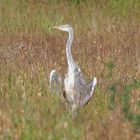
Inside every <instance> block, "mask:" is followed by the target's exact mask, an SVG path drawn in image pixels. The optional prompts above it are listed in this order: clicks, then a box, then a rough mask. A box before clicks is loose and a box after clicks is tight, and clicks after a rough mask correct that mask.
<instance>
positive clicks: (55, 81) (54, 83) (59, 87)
mask: <svg viewBox="0 0 140 140" xmlns="http://www.w3.org/2000/svg"><path fill="white" fill-rule="evenodd" d="M49 78H50V79H49V90H50V92H51V93H52V92H54V93H56V94H62V92H63V80H62V78H61V77H60V75H59V74H58V72H57V71H56V70H52V71H51V73H50V77H49Z"/></svg>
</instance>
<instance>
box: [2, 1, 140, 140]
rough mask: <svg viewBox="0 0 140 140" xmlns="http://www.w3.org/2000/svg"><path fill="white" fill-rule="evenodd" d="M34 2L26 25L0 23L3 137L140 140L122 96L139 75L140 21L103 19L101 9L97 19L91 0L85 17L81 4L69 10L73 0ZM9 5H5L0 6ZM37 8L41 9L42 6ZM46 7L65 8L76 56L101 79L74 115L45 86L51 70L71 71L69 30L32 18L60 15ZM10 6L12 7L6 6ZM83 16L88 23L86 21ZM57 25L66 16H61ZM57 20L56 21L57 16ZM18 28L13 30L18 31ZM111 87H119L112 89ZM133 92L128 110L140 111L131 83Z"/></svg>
mask: <svg viewBox="0 0 140 140" xmlns="http://www.w3.org/2000/svg"><path fill="white" fill-rule="evenodd" d="M32 2H33V1H30V4H29V7H28V6H27V7H28V11H27V13H26V12H25V13H24V14H25V17H24V18H23V21H24V20H25V21H27V20H26V18H27V19H28V18H29V17H30V16H31V13H32V14H33V17H34V18H32V17H31V19H30V20H29V21H30V22H29V23H27V26H26V22H23V25H24V27H23V28H22V27H21V26H17V28H16V23H15V27H14V26H13V25H14V24H13V23H12V24H11V25H12V26H13V28H10V27H8V24H7V25H6V23H5V24H4V25H5V26H4V27H7V28H2V26H0V27H1V28H0V30H1V34H0V120H1V121H0V138H1V139H15V140H19V139H26V140H30V139H34V140H35V139H81V140H82V139H83V140H85V139H87V140H90V139H91V140H92V139H97V140H98V139H105V140H124V139H126V140H138V139H140V134H139V131H138V130H136V128H135V125H134V124H133V121H132V122H131V121H129V119H126V118H125V117H124V116H125V113H124V112H123V110H122V101H121V97H122V96H123V93H124V87H125V86H126V85H127V84H129V83H130V82H133V81H134V80H137V79H139V78H140V51H139V45H140V40H139V36H140V26H139V22H137V21H136V20H135V21H133V22H128V20H125V21H121V20H120V19H118V18H116V20H114V18H109V19H108V20H106V22H105V21H103V22H102V20H101V15H99V14H98V12H97V13H94V15H95V17H96V16H97V17H96V19H97V23H96V24H97V25H96V24H93V21H91V20H90V19H91V17H93V15H92V14H91V13H90V11H95V10H93V9H92V8H91V6H89V11H88V12H87V13H85V14H82V15H81V18H80V17H79V15H80V12H81V10H82V9H86V8H87V6H86V5H84V4H81V5H80V6H79V7H77V8H75V9H74V10H72V11H71V12H69V10H68V8H69V9H72V8H73V7H71V6H69V4H68V3H60V4H59V5H52V4H50V5H49V3H48V5H46V6H44V4H42V3H39V4H35V5H32ZM17 3H18V2H17ZM25 4H27V3H25ZM49 6H50V7H49ZM4 7H6V5H5V4H3V7H2V6H1V8H4ZM40 7H43V9H42V11H41V9H40ZM64 7H67V8H64ZM14 8H15V7H14ZM18 8H19V7H18ZM18 8H17V9H18ZM22 8H23V7H22ZM46 8H48V9H49V10H50V9H51V8H53V10H54V9H56V8H58V9H60V13H61V14H62V15H63V18H64V21H65V22H67V23H70V24H73V27H74V31H75V32H74V33H75V39H74V42H73V48H72V53H73V55H74V59H75V61H76V62H77V64H78V65H79V66H80V67H81V69H82V72H83V73H84V76H85V79H86V80H89V79H91V78H93V76H96V77H97V79H98V85H97V88H96V91H95V94H94V96H93V98H92V99H91V101H90V102H89V104H88V105H87V106H86V107H85V108H83V109H81V110H79V111H78V113H77V117H76V118H72V117H71V115H70V114H69V113H68V112H67V110H66V108H65V106H64V104H63V103H61V102H60V99H59V97H57V96H55V95H52V94H50V93H49V92H48V76H49V73H50V71H51V70H52V69H56V70H57V71H58V72H59V73H60V74H61V75H62V76H64V75H65V73H66V71H67V62H66V55H65V42H66V39H67V34H66V33H62V32H60V31H55V30H52V29H50V28H49V29H48V30H46V31H42V29H44V27H46V26H47V25H45V26H43V24H39V26H38V25H37V24H36V22H35V21H34V20H33V19H37V17H41V18H40V19H43V20H42V21H44V19H45V17H46V15H47V16H48V17H49V19H52V20H53V18H54V20H57V19H58V17H59V14H60V13H59V14H57V15H56V17H53V13H54V11H53V10H50V11H49V12H50V13H47V10H45V9H46ZM62 8H63V9H62ZM36 9H37V11H39V13H40V14H44V15H45V13H46V15H45V16H44V17H42V16H40V15H39V14H37V16H36V13H37V12H36ZM10 10H12V8H9V10H7V11H10ZM22 10H23V9H21V11H22ZM23 11H24V10H23ZM31 11H32V12H31ZM99 11H100V10H99ZM51 12H52V13H51ZM5 13H7V12H5ZM22 14H23V13H22V12H21V15H22ZM61 14H60V15H61ZM3 15H4V14H3ZM74 15H75V16H74ZM13 16H15V15H14V14H11V15H9V17H7V20H9V22H11V19H12V18H13ZM57 16H58V17H57ZM98 16H99V17H98ZM85 19H86V22H83V21H85ZM78 20H79V21H78ZM36 21H39V20H36ZM107 21H108V22H107ZM33 23H34V24H33ZM58 23H63V21H61V19H60V20H59V21H58ZM53 24H57V22H56V23H54V22H52V25H53ZM28 25H32V26H31V27H29V26H28ZM13 29H15V31H16V32H13V31H14V30H13ZM113 85H115V89H113V88H111V87H113ZM112 93H113V94H115V102H113V103H114V105H115V107H113V109H111V108H110V102H109V101H110V98H111V96H112ZM129 94H130V93H129ZM130 95H131V96H130V100H129V104H130V106H131V110H132V111H133V112H135V113H137V114H138V113H140V108H139V107H137V102H138V101H140V89H139V88H135V85H134V86H133V87H132V88H131V94H130Z"/></svg>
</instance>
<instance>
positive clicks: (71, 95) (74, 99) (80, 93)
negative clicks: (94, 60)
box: [50, 25, 97, 111]
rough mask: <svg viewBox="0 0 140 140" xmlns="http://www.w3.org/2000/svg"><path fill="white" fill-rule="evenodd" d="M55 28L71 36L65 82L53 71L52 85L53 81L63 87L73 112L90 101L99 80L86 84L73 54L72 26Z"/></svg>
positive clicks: (68, 41) (94, 79) (68, 42)
mask: <svg viewBox="0 0 140 140" xmlns="http://www.w3.org/2000/svg"><path fill="white" fill-rule="evenodd" d="M54 28H56V29H59V30H62V31H65V32H68V34H69V36H68V40H67V43H66V57H67V63H68V72H67V74H66V76H65V78H64V80H62V79H61V78H60V76H59V75H58V73H57V72H56V70H53V71H52V72H51V74H50V85H51V84H52V81H54V82H55V83H56V84H57V85H63V86H62V90H61V91H62V92H63V95H64V98H65V100H66V102H67V103H68V104H69V106H70V108H71V109H72V111H73V110H75V109H77V108H79V107H81V106H84V105H85V104H86V103H87V102H88V101H89V99H90V98H91V96H92V94H93V92H94V88H95V86H96V84H97V79H96V77H94V78H93V80H91V81H89V82H87V83H85V82H84V79H83V75H82V73H81V70H80V68H79V66H78V65H77V64H76V63H75V62H74V59H73V57H72V54H71V45H72V41H73V29H72V27H71V26H70V25H62V26H55V27H54ZM59 91H60V90H59ZM56 92H58V91H56Z"/></svg>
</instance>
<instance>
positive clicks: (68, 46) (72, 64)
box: [66, 30, 76, 71]
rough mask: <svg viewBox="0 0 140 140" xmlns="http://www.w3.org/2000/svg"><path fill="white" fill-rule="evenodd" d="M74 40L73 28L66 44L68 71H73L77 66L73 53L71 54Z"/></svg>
mask: <svg viewBox="0 0 140 140" xmlns="http://www.w3.org/2000/svg"><path fill="white" fill-rule="evenodd" d="M72 41H73V30H70V31H69V37H68V40H67V44H66V55H67V62H68V71H71V70H72V71H73V70H74V69H75V67H76V64H75V62H74V60H73V57H72V54H71V45H72Z"/></svg>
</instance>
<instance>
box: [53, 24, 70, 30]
mask: <svg viewBox="0 0 140 140" xmlns="http://www.w3.org/2000/svg"><path fill="white" fill-rule="evenodd" d="M53 28H56V29H59V30H62V31H65V32H69V31H70V30H72V27H71V26H70V25H61V26H54V27H53Z"/></svg>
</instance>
